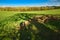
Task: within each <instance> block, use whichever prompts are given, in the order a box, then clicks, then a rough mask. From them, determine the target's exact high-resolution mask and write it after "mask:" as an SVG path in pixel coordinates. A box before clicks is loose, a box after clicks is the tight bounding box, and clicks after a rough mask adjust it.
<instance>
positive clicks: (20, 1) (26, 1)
mask: <svg viewBox="0 0 60 40" xmlns="http://www.w3.org/2000/svg"><path fill="white" fill-rule="evenodd" d="M52 5H53V6H55V5H56V6H58V5H60V0H0V6H52Z"/></svg>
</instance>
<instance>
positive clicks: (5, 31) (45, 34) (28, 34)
mask: <svg viewBox="0 0 60 40" xmlns="http://www.w3.org/2000/svg"><path fill="white" fill-rule="evenodd" d="M41 14H43V15H44V14H45V15H46V14H51V15H57V16H59V18H60V9H55V10H45V11H26V12H15V11H0V40H24V39H25V40H52V39H54V38H56V37H54V36H55V34H58V35H59V34H60V30H59V29H60V27H59V26H60V20H59V21H56V20H55V21H50V22H48V23H46V24H41V23H32V24H31V25H32V26H31V27H32V29H29V28H27V29H24V30H23V31H18V29H17V27H20V23H21V22H22V21H25V20H28V19H29V18H31V17H33V16H35V15H41ZM53 34H54V36H53ZM52 36H53V37H52ZM56 36H57V35H56Z"/></svg>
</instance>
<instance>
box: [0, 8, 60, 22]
mask: <svg viewBox="0 0 60 40" xmlns="http://www.w3.org/2000/svg"><path fill="white" fill-rule="evenodd" d="M17 13H30V14H60V9H55V10H46V11H26V12H14V11H0V21H1V20H3V19H5V18H6V17H8V16H12V15H14V14H17Z"/></svg>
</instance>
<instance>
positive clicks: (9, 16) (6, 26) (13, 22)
mask: <svg viewBox="0 0 60 40" xmlns="http://www.w3.org/2000/svg"><path fill="white" fill-rule="evenodd" d="M18 13H33V14H59V13H60V9H56V10H47V11H30V12H11V11H9V12H7V11H0V21H1V20H4V21H2V22H1V24H0V26H1V27H0V30H5V31H7V33H6V32H4V31H3V32H0V36H3V35H7V34H8V33H12V32H13V29H14V28H15V27H16V26H17V27H18V26H19V25H18V24H19V23H20V21H21V19H20V18H19V16H21V15H20V14H18ZM28 16H29V15H28ZM23 18H24V15H22V19H23ZM36 26H37V25H36ZM46 26H47V27H49V28H50V29H51V30H55V29H54V28H51V27H56V26H54V25H49V24H48V25H46ZM33 29H34V28H33ZM14 31H15V30H14ZM11 35H12V34H11ZM11 35H10V36H11Z"/></svg>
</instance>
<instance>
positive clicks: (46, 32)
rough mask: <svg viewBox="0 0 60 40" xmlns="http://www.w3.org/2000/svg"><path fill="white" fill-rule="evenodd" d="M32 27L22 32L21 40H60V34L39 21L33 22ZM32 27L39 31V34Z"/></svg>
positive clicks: (25, 28)
mask: <svg viewBox="0 0 60 40" xmlns="http://www.w3.org/2000/svg"><path fill="white" fill-rule="evenodd" d="M30 23H31V25H29V26H28V28H27V27H24V28H23V30H20V38H19V40H60V38H59V37H60V34H59V33H58V32H54V31H53V30H51V29H50V28H47V27H46V26H45V25H44V24H42V23H39V22H37V21H34V20H33V21H31V22H30ZM32 25H35V27H36V28H37V29H38V31H37V33H36V32H35V31H34V30H32Z"/></svg>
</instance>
